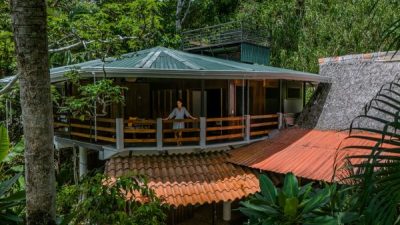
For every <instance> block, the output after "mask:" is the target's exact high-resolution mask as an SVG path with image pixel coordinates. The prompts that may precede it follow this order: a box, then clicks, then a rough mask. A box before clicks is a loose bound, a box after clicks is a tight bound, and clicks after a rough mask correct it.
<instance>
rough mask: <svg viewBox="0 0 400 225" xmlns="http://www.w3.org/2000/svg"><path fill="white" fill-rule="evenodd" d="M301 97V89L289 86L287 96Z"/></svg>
mask: <svg viewBox="0 0 400 225" xmlns="http://www.w3.org/2000/svg"><path fill="white" fill-rule="evenodd" d="M300 97H301V89H300V88H294V87H289V88H288V89H287V98H300Z"/></svg>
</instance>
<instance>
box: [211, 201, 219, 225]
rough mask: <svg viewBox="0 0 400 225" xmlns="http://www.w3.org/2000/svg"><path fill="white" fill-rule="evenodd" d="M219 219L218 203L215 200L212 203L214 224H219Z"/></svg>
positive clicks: (212, 222)
mask: <svg viewBox="0 0 400 225" xmlns="http://www.w3.org/2000/svg"><path fill="white" fill-rule="evenodd" d="M217 222H218V219H217V203H215V202H213V203H212V221H211V224H212V225H217Z"/></svg>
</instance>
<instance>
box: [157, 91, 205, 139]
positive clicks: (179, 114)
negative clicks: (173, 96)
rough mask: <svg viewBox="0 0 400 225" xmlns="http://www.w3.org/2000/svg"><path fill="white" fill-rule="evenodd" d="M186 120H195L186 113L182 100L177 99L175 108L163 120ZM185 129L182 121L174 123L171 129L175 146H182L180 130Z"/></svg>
mask: <svg viewBox="0 0 400 225" xmlns="http://www.w3.org/2000/svg"><path fill="white" fill-rule="evenodd" d="M185 116H186V118H190V119H193V120H196V119H197V118H196V117H193V116H192V115H190V113H189V112H188V111H187V109H186V108H185V107H184V106H183V101H182V99H178V100H177V101H176V107H175V108H174V110H172V112H171V113H170V114H169V116H168V117H167V118H165V119H164V120H170V119H175V120H183V119H185ZM184 128H185V122H183V121H174V123H173V126H172V129H173V130H174V134H175V139H176V144H177V145H178V146H181V145H182V142H181V138H182V129H184Z"/></svg>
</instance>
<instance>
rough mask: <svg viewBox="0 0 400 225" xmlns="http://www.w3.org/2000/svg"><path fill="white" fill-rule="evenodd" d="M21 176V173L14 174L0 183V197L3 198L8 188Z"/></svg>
mask: <svg viewBox="0 0 400 225" xmlns="http://www.w3.org/2000/svg"><path fill="white" fill-rule="evenodd" d="M20 176H21V173H18V174H16V175H15V176H14V177H12V178H11V179H9V180H6V181H4V182H2V183H0V196H3V195H4V194H5V193H6V192H7V191H8V190H10V188H11V187H12V186H13V185H14V184H15V182H17V180H18V178H19V177H20Z"/></svg>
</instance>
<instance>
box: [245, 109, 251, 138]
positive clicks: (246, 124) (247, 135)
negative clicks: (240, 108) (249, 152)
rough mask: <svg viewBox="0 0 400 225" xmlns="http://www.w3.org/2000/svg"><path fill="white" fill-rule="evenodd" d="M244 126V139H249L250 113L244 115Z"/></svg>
mask: <svg viewBox="0 0 400 225" xmlns="http://www.w3.org/2000/svg"><path fill="white" fill-rule="evenodd" d="M245 126H246V133H245V141H250V134H251V133H250V132H251V131H250V129H251V117H250V115H246V116H245Z"/></svg>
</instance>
